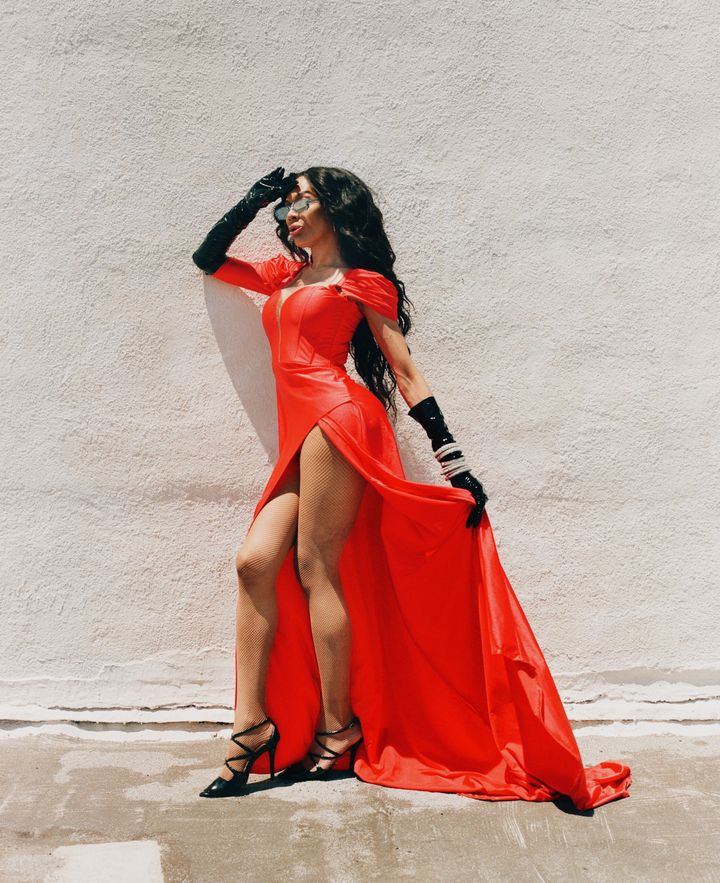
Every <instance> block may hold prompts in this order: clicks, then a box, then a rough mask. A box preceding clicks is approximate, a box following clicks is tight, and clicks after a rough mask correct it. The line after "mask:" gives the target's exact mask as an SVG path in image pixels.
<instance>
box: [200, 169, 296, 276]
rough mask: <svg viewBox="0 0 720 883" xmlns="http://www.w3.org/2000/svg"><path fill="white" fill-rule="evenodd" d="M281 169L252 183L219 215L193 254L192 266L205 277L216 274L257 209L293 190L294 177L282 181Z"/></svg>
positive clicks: (253, 217) (282, 172) (290, 176)
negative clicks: (233, 243)
mask: <svg viewBox="0 0 720 883" xmlns="http://www.w3.org/2000/svg"><path fill="white" fill-rule="evenodd" d="M284 174H285V169H284V168H283V167H282V166H278V167H277V168H276V169H273V171H272V172H269V173H268V174H267V175H264V176H263V177H262V178H260V180H259V181H256V182H255V183H254V184H253V185H252V187H251V188H250V189H249V190H248V192H247V193H246V194H245V196H243V198H242V199H241V200H240V202H238V204H237V205H235V206H233V207H232V208H231V209H230V211H229V212H228V213H227V214H225V215H223V216H222V218H220V220H219V221H218V222H217V224H215V226H214V227H213V228H212V230H211V231H210V232H209V233H208V235H207V236H206V237H205V241H204V242H203V243H202V245H201V246H200V247H199V248H198V249H197V251H195V252H194V253H193V256H192V259H193V261H194V262H195V264H196V265H197V266H198V267H200V269H201V270H203V271H204V272H205V273H214V272H215V271H216V270H219V269H220V267H221V266H222V265H223V263H224V262H225V259H226V257H227V255H226V252H227V250H228V248H229V247H230V245H231V243H232V241H233V240H234V239H235V238H236V236H237V235H238V233H241V232H242V231H243V230H244V229H245V228H246V227H247V226H248V224H249V223H250V222H251V221H253V220H254V219H255V216H256V215H257V213H258V212H259V211H260V209H261V208H265V206H267V205H270V203H271V202H273V200H275V199H283V198H284V197H285V195H286V194H287V193H289V192H290V191H291V190H292V188H293V187H294V186H295V182H296V179H297V176H296V175H288V176H287V177H286V178H283V175H284Z"/></svg>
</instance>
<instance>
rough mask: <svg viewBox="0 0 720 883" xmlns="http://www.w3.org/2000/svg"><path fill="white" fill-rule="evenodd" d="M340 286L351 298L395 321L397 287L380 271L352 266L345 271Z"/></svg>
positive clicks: (396, 314)
mask: <svg viewBox="0 0 720 883" xmlns="http://www.w3.org/2000/svg"><path fill="white" fill-rule="evenodd" d="M341 288H342V290H343V292H344V294H345V295H346V296H347V297H349V298H350V299H351V300H354V301H356V302H359V303H363V304H365V305H366V306H369V307H371V308H372V309H374V310H376V311H377V312H378V313H382V315H384V316H387V318H388V319H394V320H396V321H397V317H398V313H397V302H398V292H397V288H396V287H395V283H394V282H392V281H391V280H390V279H388V278H387V276H383V274H382V273H378V272H377V271H376V270H368V269H365V268H364V267H353V268H352V269H350V270H348V271H347V272H346V273H345V277H344V279H343V281H342V283H341Z"/></svg>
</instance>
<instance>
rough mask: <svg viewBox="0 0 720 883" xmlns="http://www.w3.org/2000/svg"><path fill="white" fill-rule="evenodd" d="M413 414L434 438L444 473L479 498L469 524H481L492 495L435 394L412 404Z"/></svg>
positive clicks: (437, 456)
mask: <svg viewBox="0 0 720 883" xmlns="http://www.w3.org/2000/svg"><path fill="white" fill-rule="evenodd" d="M408 414H409V416H410V417H412V418H413V420H416V421H417V422H418V423H419V424H420V425H421V426H422V428H423V429H424V430H425V432H426V433H427V435H428V438H429V439H430V441H431V442H432V449H433V451H434V453H435V459H436V460H437V461H438V463H440V467H441V469H442V473H443V476H444V477H445V480H446V481H449V482H450V484H451V485H452V486H453V487H457V488H463V489H464V490H468V491H470V493H471V494H472V495H473V497H474V498H475V504H476V505H475V508H474V509H473V510H472V512H471V513H470V514H469V515H468V518H467V521H466V522H465V527H477V526H478V524H480V520H481V518H482V514H483V511H484V509H485V503H487V501H488V496H487V494H486V493H485V491H484V490H483V486H482V484H480V482H479V481H478V480H477V478H475V476H474V475H473V474H472V472H470V469H469V467H468V466H467V464H466V463H465V457H464V456H463V452H462V451H461V450H460V446H459V445H458V444H457V442H456V441H455V439H454V438H453V437H452V435H451V434H450V431H449V429H448V428H447V426H446V425H445V418H444V417H443V413H442V411H441V410H440V407H439V406H438V403H437V401H436V400H435V396H428V397H427V398H426V399H422V400H421V401H419V402H417V403H416V404H415V405H413V406H412V408H410V410H409V411H408Z"/></svg>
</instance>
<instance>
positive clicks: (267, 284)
mask: <svg viewBox="0 0 720 883" xmlns="http://www.w3.org/2000/svg"><path fill="white" fill-rule="evenodd" d="M301 266H302V265H301V264H300V263H298V262H296V261H294V260H292V258H289V257H288V256H287V255H285V254H282V252H281V253H280V254H276V255H275V257H273V258H270V259H269V260H267V261H243V260H240V259H239V258H233V257H230V256H229V255H228V256H227V258H226V259H225V262H224V263H223V264H221V266H220V267H219V268H218V269H217V270H216V271H215V272H214V273H212V274H211V275H212V276H214V277H215V278H216V279H220V281H221V282H229V283H230V285H237V286H239V287H240V288H249V289H250V291H257V292H259V293H260V294H264V295H266V296H267V297H269V296H270V295H271V294H272V293H273V291H275V290H276V289H277V288H278V287H280V286H281V285H282V283H283V282H284V281H285V280H286V279H288V278H289V277H291V276H293V275H295V273H297V272H299V270H300V267H301Z"/></svg>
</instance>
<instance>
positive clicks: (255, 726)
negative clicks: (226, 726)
mask: <svg viewBox="0 0 720 883" xmlns="http://www.w3.org/2000/svg"><path fill="white" fill-rule="evenodd" d="M269 720H270V718H269V717H266V718H265V720H261V721H260V723H259V724H253V726H252V727H248V728H247V730H239V731H238V732H237V733H233V735H234V736H242V734H243V733H250V732H251V731H252V730H257V728H258V727H261V726H262V725H263V724H266V723H267V722H268V721H269Z"/></svg>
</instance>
